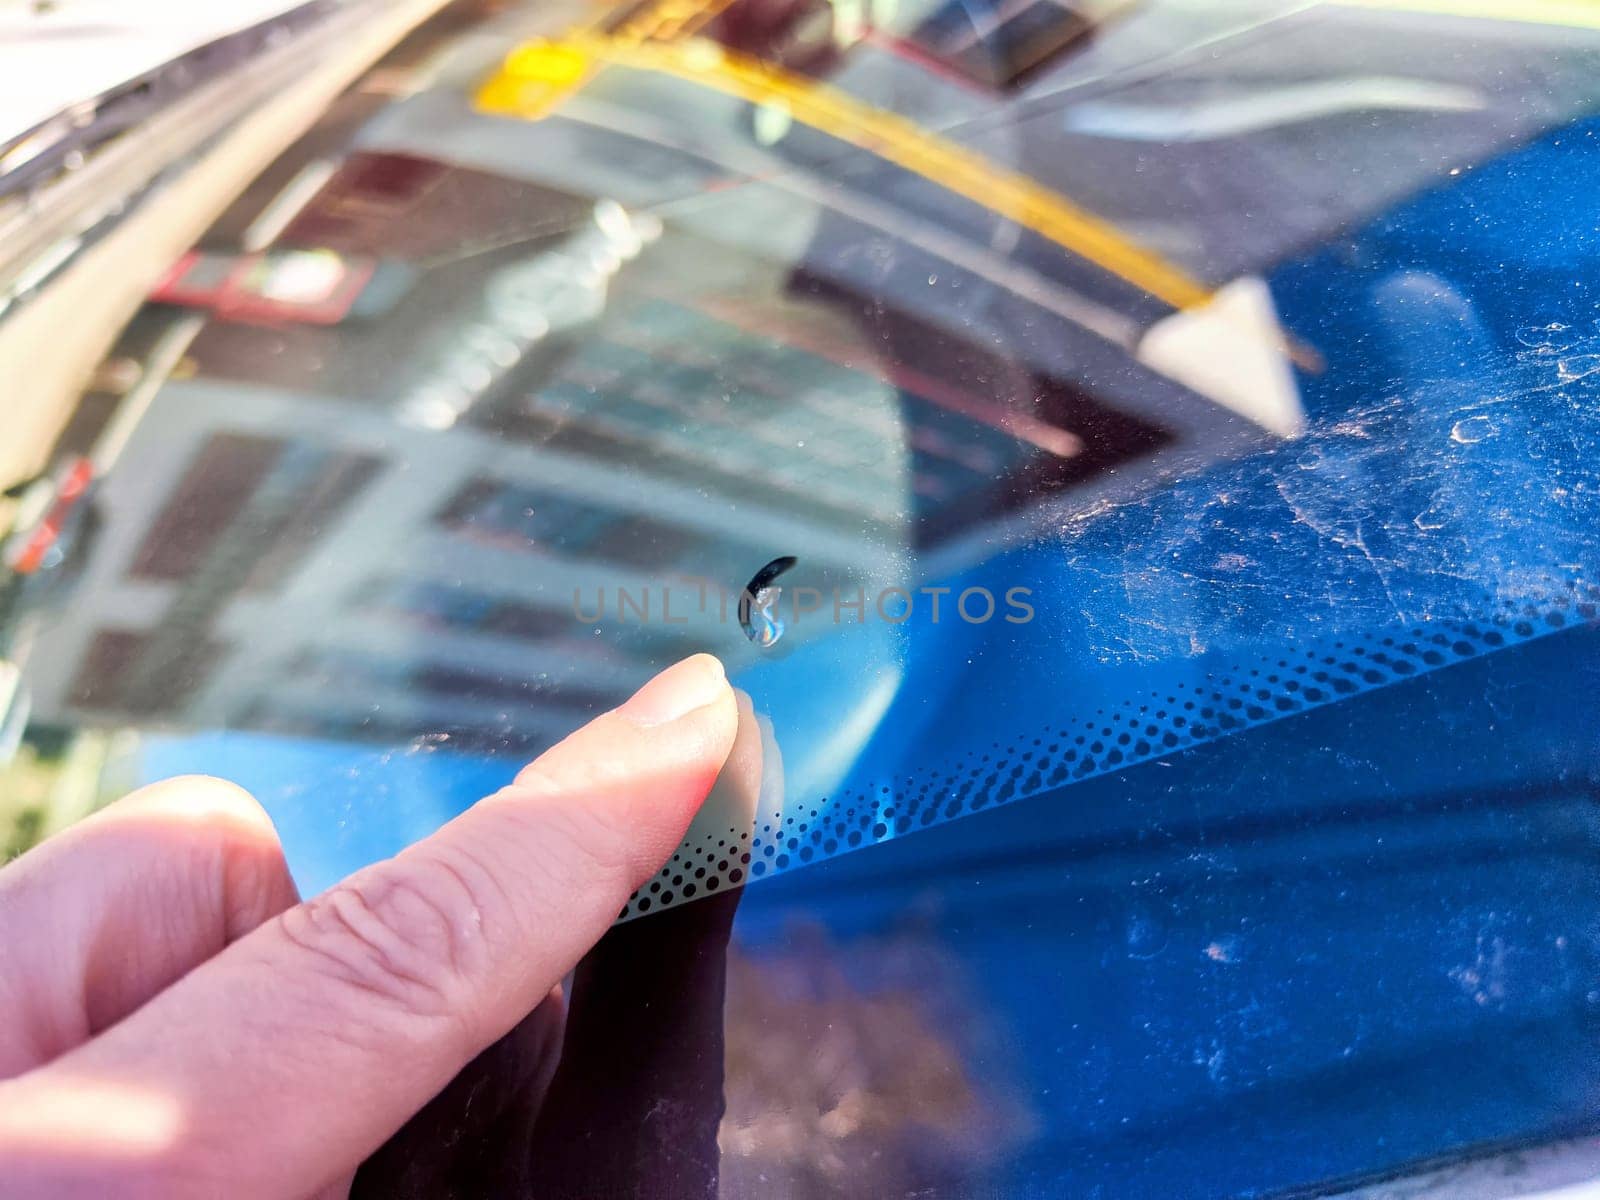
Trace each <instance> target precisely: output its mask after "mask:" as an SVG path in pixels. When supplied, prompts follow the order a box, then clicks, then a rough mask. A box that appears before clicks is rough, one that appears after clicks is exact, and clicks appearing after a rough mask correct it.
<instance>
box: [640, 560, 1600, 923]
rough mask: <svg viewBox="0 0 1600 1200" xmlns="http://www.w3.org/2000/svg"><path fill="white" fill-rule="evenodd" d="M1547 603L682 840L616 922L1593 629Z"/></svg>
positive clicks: (1254, 665) (1197, 694)
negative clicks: (1569, 631)
mask: <svg viewBox="0 0 1600 1200" xmlns="http://www.w3.org/2000/svg"><path fill="white" fill-rule="evenodd" d="M1545 595H1546V596H1547V597H1550V598H1548V599H1545V600H1542V601H1539V602H1528V601H1518V600H1502V601H1499V602H1498V603H1497V604H1496V605H1495V606H1494V607H1493V611H1491V613H1490V615H1489V616H1488V617H1486V618H1484V619H1481V620H1476V619H1474V620H1460V619H1450V620H1437V621H1428V622H1424V623H1422V624H1418V625H1415V626H1412V627H1410V628H1403V627H1402V628H1399V629H1395V630H1378V631H1374V632H1371V633H1366V634H1362V635H1359V636H1351V637H1344V638H1340V639H1335V640H1328V641H1321V642H1315V641H1314V642H1308V643H1305V644H1303V645H1300V646H1297V647H1294V648H1292V649H1286V650H1283V651H1281V652H1280V653H1278V654H1272V655H1262V656H1259V657H1257V658H1255V659H1254V660H1251V661H1244V662H1240V663H1238V664H1237V665H1236V666H1234V667H1231V668H1219V669H1217V670H1214V671H1211V672H1208V674H1207V677H1206V682H1205V683H1204V684H1202V685H1190V686H1187V687H1185V686H1175V687H1173V688H1172V689H1171V690H1170V691H1163V692H1160V693H1159V694H1158V693H1155V692H1139V693H1135V694H1132V695H1130V696H1128V697H1127V698H1126V699H1125V700H1123V701H1122V702H1121V703H1120V704H1111V705H1108V706H1105V707H1102V708H1098V709H1096V710H1094V711H1093V712H1084V713H1073V714H1068V715H1065V716H1064V717H1059V718H1057V720H1056V721H1054V722H1053V723H1051V724H1048V725H1046V726H1043V727H1041V728H1039V729H1036V730H1032V731H1029V732H1027V733H1025V734H1019V736H1018V737H1017V738H1016V740H1014V741H1012V742H1011V743H1010V744H1008V745H996V746H991V747H989V748H987V749H986V750H982V751H976V752H972V753H968V754H966V755H963V756H961V757H959V758H957V759H955V760H954V761H953V762H950V763H944V764H940V765H939V766H937V767H936V768H932V769H930V770H928V771H927V772H925V773H921V774H918V775H907V776H904V777H902V778H900V779H897V780H892V781H888V782H884V783H881V784H879V785H876V786H875V787H873V788H869V789H866V790H863V791H851V792H844V793H841V794H840V795H838V796H834V797H828V798H824V799H822V800H819V801H817V802H815V804H814V805H813V804H807V805H805V806H804V807H800V806H797V805H794V804H791V805H789V806H788V808H787V811H784V812H769V813H764V814H761V815H760V816H758V817H757V820H756V827H755V828H754V829H749V830H739V829H727V830H718V831H716V832H715V833H709V834H708V833H705V832H701V833H698V834H696V833H693V832H691V835H690V837H689V838H688V839H687V840H686V841H685V842H684V844H683V845H682V846H680V847H679V848H678V852H677V853H676V854H674V855H673V856H672V861H671V862H669V863H668V864H667V865H666V866H665V867H663V868H662V869H661V871H660V872H659V873H658V874H657V875H656V876H655V878H654V879H652V880H651V881H650V882H649V883H648V884H646V885H645V886H644V887H642V888H640V889H639V890H638V891H637V892H635V893H634V895H633V896H632V897H631V898H630V899H629V901H628V903H627V905H626V906H625V907H624V908H623V910H622V914H621V916H620V917H619V918H618V919H619V921H626V920H632V919H633V918H636V917H640V916H644V915H646V914H648V913H651V912H657V911H659V910H661V909H663V908H668V907H671V906H672V905H675V904H681V903H683V902H684V901H687V900H693V899H694V898H695V897H696V896H704V895H708V894H710V893H712V892H715V891H718V890H719V889H725V888H729V887H738V886H740V885H741V884H744V883H745V882H747V881H751V880H757V879H762V878H765V877H768V876H771V875H775V874H778V873H779V872H782V871H789V870H793V869H794V868H796V867H800V866H804V865H806V864H808V863H814V862H821V861H823V860H825V859H829V858H832V857H834V856H835V855H839V854H844V853H847V852H848V851H851V850H856V849H859V848H861V847H863V846H870V845H873V844H874V843H877V842H882V841H887V840H889V839H891V838H899V837H904V836H906V835H907V834H910V833H915V832H917V831H918V830H921V829H927V828H929V827H931V826H934V825H941V824H943V823H944V822H946V821H953V820H956V819H957V818H959V817H965V816H970V815H972V814H973V813H978V812H983V811H984V810H985V809H990V808H995V807H997V806H999V805H1002V804H1010V803H1012V802H1014V801H1017V800H1025V799H1027V798H1029V797H1032V796H1038V795H1042V794H1044V793H1047V792H1051V791H1054V790H1056V789H1059V788H1062V787H1065V786H1067V785H1069V784H1072V783H1076V782H1078V781H1080V780H1084V779H1089V778H1092V777H1093V776H1096V775H1105V774H1108V773H1110V772H1112V771H1120V770H1123V769H1125V768H1127V767H1130V766H1134V765H1137V764H1139V763H1144V762H1149V761H1151V760H1153V759H1157V758H1162V757H1165V756H1166V755H1169V754H1173V753H1176V752H1177V751H1180V750H1184V749H1186V748H1188V747H1191V746H1198V745H1202V744H1204V743H1206V742H1211V741H1216V740H1217V739H1219V738H1223V737H1227V736H1228V735H1229V734H1233V733H1238V732H1240V731H1242V730H1245V729H1250V728H1253V727H1255V726H1257V725H1264V724H1266V723H1267V722H1269V721H1275V720H1278V719H1280V718H1283V717H1288V716H1292V715H1294V714H1295V713H1301V712H1306V711H1308V710H1310V709H1313V708H1318V707H1321V706H1323V705H1326V704H1334V703H1337V702H1338V701H1340V700H1344V699H1347V698H1348V697H1351V696H1355V695H1359V694H1361V693H1363V692H1369V691H1373V690H1375V689H1377V688H1381V687H1384V686H1387V685H1388V684H1392V683H1399V682H1401V681H1403V680H1406V679H1411V678H1415V677H1416V676H1418V675H1423V674H1426V673H1428V672H1429V671H1436V670H1438V669H1439V668H1441V667H1447V666H1449V665H1451V664H1452V663H1458V662H1464V661H1466V660H1467V659H1472V658H1477V657H1479V656H1481V655H1484V654H1490V653H1493V652H1494V651H1497V650H1502V649H1505V648H1507V647H1510V646H1514V645H1517V644H1519V643H1522V642H1526V641H1529V640H1531V639H1533V638H1537V637H1543V636H1547V635H1549V634H1552V633H1556V632H1559V631H1560V630H1562V629H1566V628H1569V627H1571V626H1573V625H1578V624H1585V623H1592V622H1594V621H1595V620H1596V613H1597V609H1600V587H1596V586H1594V585H1591V584H1583V583H1577V582H1567V583H1565V584H1564V585H1558V586H1557V587H1554V588H1552V589H1551V590H1550V591H1549V592H1546V593H1545Z"/></svg>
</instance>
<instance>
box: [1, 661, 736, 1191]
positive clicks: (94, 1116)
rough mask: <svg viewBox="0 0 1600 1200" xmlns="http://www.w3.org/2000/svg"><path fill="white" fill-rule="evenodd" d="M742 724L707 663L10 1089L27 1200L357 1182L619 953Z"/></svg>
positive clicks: (12, 1155)
mask: <svg viewBox="0 0 1600 1200" xmlns="http://www.w3.org/2000/svg"><path fill="white" fill-rule="evenodd" d="M735 724H736V707H735V702H734V697H733V693H732V690H731V689H730V688H729V687H728V685H727V681H726V679H725V677H724V675H723V672H722V668H721V665H720V664H719V663H717V661H716V660H715V659H714V658H710V657H709V656H706V655H699V656H696V657H694V658H691V659H687V660H685V661H684V662H682V663H679V664H678V665H677V666H675V667H673V668H670V669H669V670H667V671H665V672H663V673H662V674H661V675H658V676H657V677H656V678H655V679H654V680H652V681H651V682H650V683H648V684H646V685H645V687H644V688H642V689H641V690H640V691H639V692H638V693H636V694H635V696H634V697H633V698H632V699H630V700H629V701H628V702H627V703H626V704H625V705H623V706H622V707H621V708H620V709H617V710H615V711H614V712H611V713H607V714H605V715H604V716H601V717H599V718H597V719H596V720H594V721H593V722H591V723H590V724H589V725H587V726H585V727H584V728H583V729H581V730H579V731H578V732H577V733H575V734H573V735H572V736H571V737H569V738H567V739H566V740H565V741H563V742H562V743H561V744H560V745H558V746H556V747H555V748H553V749H551V750H550V751H548V752H546V753H545V754H544V755H542V756H541V757H540V758H539V759H538V761H537V762H536V763H534V764H533V766H532V767H530V768H528V769H526V770H524V771H523V772H522V774H520V775H519V776H518V777H517V781H516V782H515V783H514V784H512V785H511V786H510V787H508V788H506V789H504V790H503V791H501V792H499V793H497V794H496V795H494V796H491V797H488V798H487V799H485V800H482V801H480V802H479V803H478V804H476V805H474V806H473V807H472V808H471V809H469V810H468V811H467V812H465V813H463V814H462V815H461V816H459V817H457V818H456V819H455V820H453V821H451V822H450V823H449V824H448V825H446V826H444V827H443V828H442V829H440V830H439V831H438V832H437V833H436V834H434V835H433V836H432V837H430V838H428V839H427V840H426V841H423V842H420V843H418V844H417V845H415V846H413V847H411V848H409V849H407V850H406V851H404V852H403V853H402V854H400V855H398V856H397V857H395V858H393V859H391V860H389V861H387V862H383V863H379V864H377V865H375V866H372V867H369V868H367V869H366V870H364V871H361V872H358V873H357V874H355V875H353V876H351V877H350V878H349V879H347V880H345V881H344V882H343V883H341V884H339V885H337V886H336V887H334V888H333V889H331V890H330V891H328V892H326V893H324V894H323V895H321V896H318V897H316V898H314V899H312V900H310V901H308V902H306V903H304V904H301V905H298V906H297V907H295V908H292V909H290V910H289V911H288V912H286V913H284V914H283V915H282V916H281V917H279V918H277V919H276V920H274V921H272V922H270V923H268V924H267V925H264V926H262V927H261V928H260V929H258V930H256V931H255V932H254V933H251V934H249V935H248V936H246V937H244V938H242V939H241V940H240V941H238V942H236V943H235V944H234V945H233V946H231V947H229V948H228V949H227V950H225V951H223V952H222V953H221V954H219V955H218V956H217V957H216V958H214V959H212V960H211V961H210V962H208V963H207V964H205V965H204V966H202V967H201V968H199V969H198V970H196V971H194V972H193V973H191V974H190V975H188V976H187V977H185V978H184V979H182V980H180V981H179V982H178V983H177V984H175V985H174V986H173V987H171V988H170V989H168V990H167V991H166V992H163V993H162V994H161V995H159V996H157V997H156V998H155V999H154V1000H153V1001H151V1002H150V1003H149V1004H148V1005H146V1006H145V1007H144V1008H142V1009H140V1010H139V1011H138V1012H136V1013H134V1014H133V1015H132V1016H130V1017H129V1018H128V1019H127V1020H125V1021H123V1022H122V1023H121V1024H119V1025H117V1026H115V1027H114V1028H112V1029H111V1030H109V1031H108V1032H107V1033H105V1034H104V1035H102V1036H101V1037H99V1038H97V1039H95V1040H94V1041H92V1042H89V1043H87V1044H86V1045H84V1046H82V1047H80V1048H78V1049H77V1050H75V1051H73V1052H71V1053H70V1054H67V1055H65V1056H63V1057H62V1058H60V1059H57V1060H56V1061H55V1062H54V1063H52V1064H50V1065H49V1066H47V1067H43V1068H40V1069H39V1070H37V1071H34V1072H32V1073H30V1074H28V1075H24V1076H21V1077H19V1078H17V1079H14V1080H11V1081H8V1082H6V1083H4V1084H0V1161H5V1162H6V1163H7V1164H8V1165H7V1174H8V1180H9V1183H10V1186H12V1187H13V1188H17V1189H18V1190H19V1191H20V1194H22V1195H29V1194H30V1193H29V1192H28V1191H27V1182H26V1181H33V1182H35V1183H36V1184H38V1185H42V1187H43V1188H44V1192H41V1193H40V1194H44V1193H45V1192H47V1193H48V1194H49V1195H51V1196H57V1195H70V1194H73V1192H74V1190H81V1191H82V1192H83V1193H84V1194H104V1189H105V1187H106V1185H107V1183H108V1181H110V1180H113V1179H114V1180H115V1183H116V1187H115V1190H116V1193H117V1194H118V1195H146V1194H148V1195H152V1196H155V1195H159V1196H161V1197H164V1198H181V1197H185V1196H212V1195H228V1196H230V1197H241V1198H243V1197H256V1196H259V1197H283V1196H294V1195H305V1194H307V1193H310V1192H312V1191H314V1190H316V1189H317V1188H318V1187H320V1186H322V1185H323V1184H325V1183H327V1182H328V1181H330V1180H332V1179H335V1178H337V1177H339V1176H340V1175H342V1174H345V1173H347V1172H348V1171H350V1170H351V1169H352V1168H354V1166H355V1165H356V1164H357V1163H359V1162H360V1161H361V1159H362V1158H364V1157H365V1156H366V1155H367V1154H369V1153H371V1151H372V1150H374V1149H375V1148H376V1147H377V1146H378V1145H379V1144H380V1143H381V1142H382V1141H383V1140H384V1138H386V1137H387V1136H388V1135H389V1134H391V1133H392V1132H394V1130H396V1129H397V1128H399V1127H400V1125H401V1124H403V1123H404V1121H405V1120H406V1118H407V1117H408V1116H410V1115H411V1113H413V1112H415V1111H416V1110H417V1109H418V1108H420V1107H421V1106H422V1105H423V1104H424V1103H425V1102H426V1101H427V1100H428V1099H429V1097H431V1096H432V1095H433V1094H434V1093H435V1092H437V1091H438V1090H439V1089H440V1088H442V1087H443V1086H444V1085H445V1084H446V1083H447V1082H448V1081H449V1080H450V1078H451V1076H452V1075H454V1074H455V1072H456V1071H458V1070H459V1069H460V1068H461V1067H462V1066H463V1065H464V1064H465V1063H467V1062H468V1061H469V1060H470V1059H471V1058H472V1057H473V1056H474V1055H475V1054H477V1053H478V1052H479V1051H481V1050H482V1049H483V1048H484V1047H485V1046H487V1045H489V1044H490V1043H491V1042H493V1041H494V1040H495V1039H496V1038H498V1037H500V1036H501V1035H502V1034H504V1033H505V1032H506V1031H507V1030H509V1029H510V1028H511V1027H512V1026H513V1025H514V1024H515V1023H516V1022H517V1021H518V1020H519V1019H520V1018H521V1017H522V1016H523V1015H524V1014H525V1013H527V1012H528V1011H529V1010H530V1009H532V1008H533V1007H534V1006H535V1005H536V1004H537V1003H538V1002H539V1000H540V999H541V998H542V997H543V996H545V995H546V994H547V993H548V992H549V991H550V989H551V988H552V987H553V986H554V985H555V984H556V982H557V981H558V980H560V979H561V977H562V976H563V975H564V974H566V972H567V971H568V970H570V969H571V968H572V966H573V965H574V964H575V963H576V962H577V960H578V959H579V958H580V957H581V956H582V954H583V953H584V952H585V951H586V950H587V949H588V947H589V946H590V945H592V944H593V943H594V942H595V941H596V940H597V939H598V938H599V936H600V935H601V934H602V933H603V932H604V931H605V929H606V927H607V926H608V925H609V924H610V923H611V921H612V919H613V918H614V917H615V916H616V915H617V913H618V912H619V911H620V910H621V908H622V906H623V904H624V903H625V902H626V901H627V898H628V896H629V894H630V893H631V892H632V891H633V889H634V888H635V887H637V886H639V884H640V883H642V882H643V881H644V880H645V879H646V878H648V876H649V875H650V874H651V872H653V871H654V870H655V869H656V868H657V867H658V866H659V865H660V864H661V862H662V861H664V860H665V859H666V857H667V856H668V855H669V854H670V853H671V852H672V849H673V848H674V847H675V846H676V845H677V843H678V841H679V840H680V839H681V838H682V836H683V832H684V829H685V828H686V826H687V825H688V822H689V820H690V818H691V817H692V815H693V813H694V811H695V809H696V808H697V807H698V806H699V804H700V802H701V801H702V800H703V799H704V797H705V795H706V792H707V791H708V790H709V789H710V787H711V784H712V782H713V781H714V779H715V778H716V774H717V771H718V770H719V769H720V767H721V765H722V763H723V760H724V759H725V758H726V757H727V754H728V750H729V748H730V746H731V745H732V742H733V737H734V729H735ZM19 1184H20V1185H21V1186H20V1188H19V1186H18V1185H19ZM13 1194H16V1193H13Z"/></svg>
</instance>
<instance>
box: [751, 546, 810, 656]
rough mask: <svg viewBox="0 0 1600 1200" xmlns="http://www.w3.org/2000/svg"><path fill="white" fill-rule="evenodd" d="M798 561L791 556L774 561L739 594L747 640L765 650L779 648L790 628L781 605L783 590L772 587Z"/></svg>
mask: <svg viewBox="0 0 1600 1200" xmlns="http://www.w3.org/2000/svg"><path fill="white" fill-rule="evenodd" d="M797 561H799V560H798V559H796V558H794V557H792V556H790V555H785V556H783V557H782V558H775V559H773V560H772V561H771V562H769V563H768V564H767V565H766V566H764V567H762V568H761V569H760V570H759V571H757V572H756V573H755V574H754V575H752V576H751V577H750V582H749V583H747V584H745V586H744V590H743V591H742V592H740V593H739V625H740V627H741V628H743V629H744V635H745V637H747V638H749V639H750V640H751V641H752V642H754V643H755V644H756V645H757V646H760V647H761V648H762V649H763V650H765V649H767V648H769V647H771V646H775V645H777V644H778V639H779V638H781V637H782V636H783V634H784V630H785V628H786V627H785V625H784V622H783V612H782V608H781V605H780V601H781V599H782V597H783V589H782V588H780V587H773V586H772V585H773V583H774V581H775V580H776V579H777V578H778V576H780V575H782V574H783V573H784V572H785V571H787V570H789V568H790V567H792V566H794V565H795V563H796V562H797Z"/></svg>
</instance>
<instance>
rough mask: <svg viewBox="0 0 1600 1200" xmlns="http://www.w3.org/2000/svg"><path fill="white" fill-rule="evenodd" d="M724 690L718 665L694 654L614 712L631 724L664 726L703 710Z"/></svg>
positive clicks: (706, 656)
mask: <svg viewBox="0 0 1600 1200" xmlns="http://www.w3.org/2000/svg"><path fill="white" fill-rule="evenodd" d="M727 687H728V677H727V675H726V673H724V671H723V669H722V664H721V663H720V662H718V661H717V660H716V659H715V658H713V657H712V656H711V655H709V654H696V655H694V656H692V657H690V658H686V659H684V660H683V661H682V662H680V663H677V664H675V665H673V666H670V667H668V668H667V669H666V670H665V671H663V672H661V674H659V675H657V676H656V677H655V678H654V679H652V680H651V681H650V682H649V683H647V684H645V685H644V686H643V687H642V688H640V689H639V690H638V691H637V692H635V693H634V694H633V695H632V696H630V697H629V698H628V700H627V701H626V702H625V703H624V704H623V705H622V707H621V708H619V709H617V712H618V713H619V714H621V715H622V716H624V717H626V718H627V719H628V720H630V721H632V722H633V723H634V724H635V725H642V726H646V727H648V726H651V725H665V724H666V723H667V722H668V721H676V720H677V719H678V718H679V717H682V716H687V715H688V714H689V713H692V712H693V711H694V710H695V709H697V708H704V707H705V706H706V705H707V704H710V703H711V702H712V701H713V700H715V699H717V697H719V696H720V695H722V693H723V692H724V691H726V690H727Z"/></svg>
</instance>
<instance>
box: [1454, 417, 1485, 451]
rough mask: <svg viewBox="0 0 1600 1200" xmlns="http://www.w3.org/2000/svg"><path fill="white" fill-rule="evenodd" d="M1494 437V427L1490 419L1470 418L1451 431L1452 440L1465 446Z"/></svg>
mask: <svg viewBox="0 0 1600 1200" xmlns="http://www.w3.org/2000/svg"><path fill="white" fill-rule="evenodd" d="M1493 436H1494V426H1493V425H1492V424H1491V423H1490V421H1489V418H1488V417H1468V418H1467V419H1466V420H1464V421H1457V422H1456V423H1455V426H1454V428H1452V429H1451V430H1450V440H1451V441H1452V442H1459V443H1461V445H1463V446H1471V445H1473V444H1474V443H1476V442H1481V441H1483V440H1484V439H1486V438H1491V437H1493Z"/></svg>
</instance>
